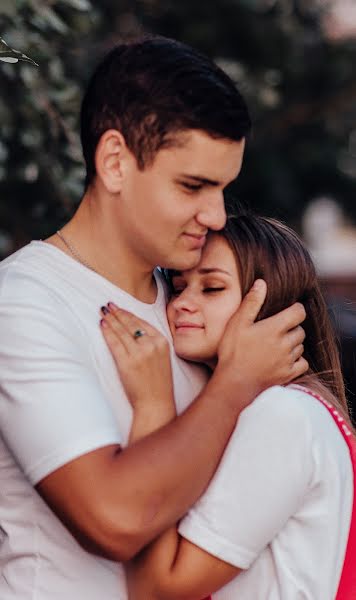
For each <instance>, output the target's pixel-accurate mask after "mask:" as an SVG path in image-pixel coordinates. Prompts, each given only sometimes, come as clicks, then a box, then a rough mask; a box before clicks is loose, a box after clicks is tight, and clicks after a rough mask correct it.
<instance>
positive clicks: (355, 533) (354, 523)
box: [292, 384, 356, 600]
mask: <svg viewBox="0 0 356 600" xmlns="http://www.w3.org/2000/svg"><path fill="white" fill-rule="evenodd" d="M292 387H294V388H297V389H301V390H302V391H304V392H306V393H307V394H309V395H310V396H313V398H316V399H317V400H319V401H320V402H322V403H323V404H324V406H325V407H326V408H327V409H328V411H329V412H330V414H331V416H332V417H333V419H334V421H335V423H336V425H337V426H338V428H339V430H340V431H341V434H342V435H343V437H344V439H345V440H346V443H347V445H348V448H349V451H350V458H351V462H352V471H353V479H354V498H353V505H352V514H351V523H350V530H349V537H348V541H347V546H346V552H345V558H344V565H343V568H342V571H341V577H340V581H339V587H338V591H337V595H336V598H335V600H356V568H355V561H356V494H355V485H356V440H355V437H354V435H352V432H351V431H350V429H349V428H348V427H347V425H346V423H345V421H344V419H343V418H342V416H341V415H340V414H339V413H338V412H337V410H336V409H335V408H334V407H333V406H332V405H331V404H330V403H329V402H326V401H325V400H324V398H322V397H321V396H319V394H316V393H314V392H312V391H311V390H309V389H307V388H304V386H301V385H297V384H294V385H293V386H292Z"/></svg>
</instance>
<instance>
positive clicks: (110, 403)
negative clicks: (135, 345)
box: [0, 241, 206, 600]
mask: <svg viewBox="0 0 356 600" xmlns="http://www.w3.org/2000/svg"><path fill="white" fill-rule="evenodd" d="M155 276H156V281H157V286H158V293H157V298H156V301H155V302H154V304H146V303H143V302H140V301H139V300H137V299H135V298H133V297H132V296H130V295H129V294H127V293H126V292H124V291H122V290H120V289H119V288H117V287H116V286H114V285H113V284H111V283H110V282H109V281H107V280H106V279H104V278H103V277H101V276H100V275H98V274H96V273H94V272H92V271H91V270H89V269H87V268H85V267H83V266H82V265H81V264H80V263H78V262H77V261H75V260H73V259H72V258H71V257H69V256H67V255H66V254H65V253H63V252H62V251H61V250H59V249H57V248H55V247H54V246H51V245H49V244H46V243H45V242H39V241H35V242H32V243H31V244H29V245H27V246H25V247H24V248H23V249H21V250H19V251H18V252H16V253H15V254H13V255H12V256H10V257H9V258H7V259H6V260H4V261H3V262H2V263H0V332H1V339H0V431H1V438H0V481H1V484H0V485H1V487H0V598H1V600H14V599H16V600H30V599H31V600H35V599H36V600H49V599H50V600H81V599H85V600H127V590H126V583H125V577H124V570H123V567H122V566H121V565H118V564H116V563H114V562H111V561H109V560H105V559H102V558H98V557H96V556H94V555H91V554H89V553H87V552H86V551H85V550H83V549H82V548H81V547H80V546H79V544H78V543H77V542H76V541H75V539H74V538H73V537H72V535H71V534H70V533H69V532H68V531H67V530H66V528H65V527H64V526H63V525H62V523H61V522H60V521H59V519H57V517H56V516H55V515H54V514H53V513H52V511H51V510H50V509H49V508H48V507H47V505H46V504H45V502H44V501H43V500H42V499H41V498H40V496H39V495H38V494H37V492H36V491H35V489H34V488H33V486H34V485H35V484H37V483H38V482H39V481H41V479H43V478H44V477H45V476H46V475H48V474H49V473H51V472H53V471H54V470H56V469H57V468H59V467H60V466H62V465H63V464H66V463H67V462H69V461H70V460H73V459H75V458H76V457H78V456H80V455H82V454H85V453H87V452H89V451H92V450H94V449H96V448H99V447H103V446H106V445H109V444H114V443H120V444H122V445H125V443H126V442H127V439H128V433H129V429H130V425H131V420H132V410H131V407H130V405H129V402H128V401H127V398H126V396H125V393H124V391H123V388H122V386H121V383H120V380H119V377H118V374H117V371H116V367H115V364H114V361H113V359H112V356H111V354H110V351H109V350H108V348H107V346H106V343H105V341H104V338H103V336H102V334H101V331H100V327H99V320H100V307H101V306H102V305H105V304H106V303H107V302H108V301H110V300H111V301H113V302H115V303H116V304H117V305H118V306H120V307H122V308H125V309H127V310H130V311H131V312H134V313H135V314H136V315H138V316H139V317H141V318H143V319H145V320H147V321H149V322H150V323H151V325H153V326H154V327H156V328H157V329H159V330H160V331H161V332H162V333H163V334H164V335H166V336H167V338H168V339H169V340H170V342H171V337H170V332H169V327H168V323H167V319H166V298H165V290H164V286H163V283H162V281H161V280H160V275H159V273H156V274H155ZM172 366H173V378H174V386H175V395H176V403H177V408H178V412H181V411H182V410H184V408H186V406H188V404H189V403H190V402H191V401H192V400H193V398H194V397H195V396H196V395H197V394H198V393H199V391H200V390H201V388H202V386H203V385H204V383H205V381H206V374H205V372H204V371H203V370H201V369H200V368H199V367H198V366H193V365H191V364H188V363H186V362H184V361H182V360H180V359H178V358H177V357H176V356H175V354H174V352H173V348H172Z"/></svg>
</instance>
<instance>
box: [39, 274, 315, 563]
mask: <svg viewBox="0 0 356 600" xmlns="http://www.w3.org/2000/svg"><path fill="white" fill-rule="evenodd" d="M264 296H265V288H264V286H263V285H262V287H260V288H258V287H257V288H255V289H253V290H252V291H251V292H250V293H249V295H247V296H246V298H245V299H244V301H243V303H242V304H241V306H240V308H239V310H238V314H237V315H236V317H235V316H234V317H233V318H232V319H231V322H230V323H229V325H228V328H227V331H226V335H225V336H224V341H223V343H222V345H221V348H220V350H219V361H218V365H217V367H216V369H215V372H214V375H213V376H212V378H211V379H210V381H209V383H208V384H207V386H206V387H205V388H204V390H203V391H202V393H201V394H200V395H199V396H198V398H196V400H195V401H194V402H193V403H192V405H191V406H190V407H189V408H188V409H187V410H186V411H185V412H184V413H183V414H182V415H180V416H179V417H177V418H176V419H175V420H174V421H172V422H171V423H169V424H168V425H166V426H164V427H163V428H161V429H160V430H159V431H157V432H154V433H152V434H151V435H150V436H148V437H146V438H145V439H143V440H140V441H139V442H137V443H136V444H134V445H133V446H130V447H129V448H127V449H125V450H121V449H120V448H119V447H118V446H107V447H105V448H101V449H99V450H95V451H93V452H90V453H88V454H86V455H84V456H81V457H80V458H77V459H75V460H73V461H71V462H69V463H68V464H66V465H64V466H63V467H61V468H59V469H57V470H56V471H54V472H53V473H51V474H50V475H48V476H47V477H46V478H44V479H43V480H42V481H41V482H40V483H39V484H38V486H37V489H38V491H39V493H40V494H41V495H42V497H43V498H44V499H45V501H46V502H47V503H48V504H49V506H50V507H51V508H52V509H53V510H54V512H55V513H56V514H57V515H58V516H59V518H61V519H62V521H63V522H64V524H65V525H66V526H68V527H69V528H70V529H71V530H72V531H73V533H74V535H76V537H77V538H78V540H79V541H83V540H84V541H85V543H87V544H88V545H91V546H92V547H93V548H94V549H95V550H96V551H98V552H101V553H103V554H104V555H105V556H107V557H109V558H113V559H114V560H128V559H130V558H131V557H133V556H134V555H135V554H136V553H137V552H138V551H139V550H140V549H141V548H142V547H143V546H145V545H146V544H147V543H148V542H149V541H151V540H152V539H154V538H155V537H156V536H157V535H158V534H159V533H161V532H162V531H163V530H165V529H167V528H168V527H169V526H170V525H172V524H173V523H175V522H176V521H177V520H178V519H179V518H180V517H181V516H182V515H183V514H184V513H185V512H186V511H187V509H188V508H189V507H190V506H191V505H192V504H193V503H194V502H195V501H196V500H197V498H198V497H199V496H200V495H201V494H202V492H203V491H204V489H205V488H206V486H207V484H208V482H209V480H210V479H211V477H212V475H213V474H214V472H215V470H216V467H217V465H218V462H219V460H220V458H221V455H222V453H223V451H224V448H225V446H226V443H227V441H228V439H229V437H230V435H231V433H232V431H233V429H234V427H235V424H236V420H237V418H238V416H239V414H240V412H241V411H242V410H243V408H245V407H246V406H247V405H248V404H249V403H250V402H251V401H252V400H253V399H254V398H255V397H256V395H257V394H258V393H260V392H261V391H262V390H263V389H265V388H267V387H269V386H271V385H274V384H277V383H285V382H287V381H290V380H291V379H294V378H295V377H298V376H299V375H301V374H302V373H303V372H304V371H305V370H306V368H307V363H306V362H305V361H304V359H302V358H299V359H298V356H299V354H300V349H299V348H300V345H301V343H302V341H303V337H304V336H303V331H302V330H301V328H300V327H299V326H298V325H299V324H300V323H301V322H302V321H303V319H304V318H305V312H304V309H303V307H302V306H301V305H298V304H296V305H294V306H293V307H291V308H289V309H287V310H285V311H283V312H282V313H280V314H279V315H276V316H274V317H271V318H269V319H266V320H265V321H259V322H258V323H254V320H255V318H256V315H257V314H258V312H259V310H260V307H261V305H262V303H263V300H264ZM296 349H297V350H296ZM296 353H297V354H296ZM296 359H297V360H296Z"/></svg>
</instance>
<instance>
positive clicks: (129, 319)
mask: <svg viewBox="0 0 356 600" xmlns="http://www.w3.org/2000/svg"><path fill="white" fill-rule="evenodd" d="M101 312H102V314H103V319H102V321H101V323H102V326H103V323H106V325H107V326H108V328H110V330H111V334H112V335H114V336H116V337H117V338H118V339H119V340H120V342H121V344H122V346H123V347H124V348H125V350H126V352H127V353H128V354H135V355H136V354H137V344H138V343H139V344H140V345H141V343H142V342H141V338H144V336H148V337H149V338H150V339H151V340H152V338H155V339H157V338H160V337H163V336H162V334H161V333H160V332H158V331H157V330H156V329H155V328H154V327H152V326H151V325H150V324H149V323H147V321H144V320H143V319H140V318H139V317H137V316H136V315H133V314H132V313H130V312H128V311H125V310H123V309H120V308H118V307H117V306H116V305H115V304H113V303H112V302H109V304H108V305H107V307H106V306H105V307H102V308H101ZM139 332H140V333H139ZM111 337H112V336H111ZM146 343H147V342H146Z"/></svg>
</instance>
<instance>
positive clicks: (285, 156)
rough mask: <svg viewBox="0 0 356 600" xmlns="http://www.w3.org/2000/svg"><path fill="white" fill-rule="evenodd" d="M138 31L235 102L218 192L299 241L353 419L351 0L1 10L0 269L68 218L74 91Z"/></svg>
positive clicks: (147, 1)
mask: <svg viewBox="0 0 356 600" xmlns="http://www.w3.org/2000/svg"><path fill="white" fill-rule="evenodd" d="M145 32H147V33H155V34H161V35H165V36H168V37H173V38H176V39H178V40H181V41H184V42H187V43H189V44H191V45H192V46H195V47H196V48H198V49H200V50H202V51H203V52H205V53H206V54H208V55H209V56H211V57H212V58H213V59H214V60H215V61H216V62H218V63H219V65H220V66H221V67H222V68H224V69H225V70H226V71H227V72H228V73H229V75H230V76H231V77H232V78H233V80H234V81H235V82H236V84H237V85H238V87H239V89H240V90H241V91H242V93H243V94H244V95H245V97H246V99H247V101H248V104H249V107H250V110H251V114H252V118H253V124H254V125H253V133H252V136H251V138H250V140H249V142H248V147H247V152H246V155H245V161H244V167H243V170H242V173H241V175H240V177H239V179H238V181H237V182H236V184H234V186H233V187H232V189H231V190H230V192H231V193H232V194H234V195H235V196H236V197H237V198H238V199H239V200H240V201H242V202H243V203H245V204H249V205H250V206H252V207H253V208H255V209H256V210H258V211H259V212H261V213H263V214H266V215H272V216H275V217H277V218H279V219H281V220H283V221H285V222H287V223H288V224H289V225H291V226H292V227H294V228H295V229H297V230H298V231H299V232H300V233H301V234H302V235H303V237H304V238H305V240H306V242H307V244H308V246H309V249H310V250H311V252H312V255H313V257H314V259H315V261H316V265H317V268H318V271H319V275H320V278H321V280H322V284H323V287H324V290H325V294H326V298H327V301H328V304H329V307H330V313H331V316H332V318H333V320H334V323H335V326H336V329H337V333H338V336H339V338H340V349H341V356H342V361H343V368H344V374H345V380H346V385H347V389H348V397H349V400H350V406H351V409H352V411H353V413H354V415H355V416H356V203H355V191H356V70H355V64H356V2H355V0H204V1H202V0H100V1H99V0H0V36H1V38H2V40H3V41H0V259H1V258H4V257H6V256H7V255H8V254H10V253H11V252H13V251H14V250H16V249H18V248H19V247H21V246H23V245H24V244H26V243H27V242H28V241H29V240H30V239H41V238H45V237H47V236H48V235H50V234H51V233H53V231H55V230H56V229H58V228H59V227H60V226H61V225H62V224H63V223H64V222H65V221H66V220H67V219H68V218H69V216H70V215H71V214H72V212H73V210H74V208H75V206H76V205H77V203H78V202H79V200H80V198H81V195H82V192H83V179H84V170H83V163H82V158H81V149H80V143H79V137H78V129H79V128H78V113H79V107H80V100H81V95H82V91H83V87H84V86H85V83H86V81H87V79H88V77H89V75H90V73H91V72H92V70H93V68H94V66H95V65H96V63H97V62H98V61H99V60H100V58H101V57H102V55H103V54H104V53H105V52H106V51H107V50H109V49H110V48H111V47H112V45H113V44H115V43H116V42H118V41H120V40H126V39H131V38H134V37H137V35H139V34H142V33H145ZM4 42H6V44H8V46H9V47H10V48H13V49H15V50H17V51H20V52H22V53H24V54H25V55H26V56H27V57H30V59H32V60H33V61H35V62H36V63H37V65H38V66H36V65H35V64H33V63H32V62H31V61H30V60H28V59H26V58H24V57H23V58H24V60H18V58H20V54H17V53H15V52H11V50H10V48H8V47H7V46H6V45H5V43H4ZM217 110H219V107H217Z"/></svg>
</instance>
